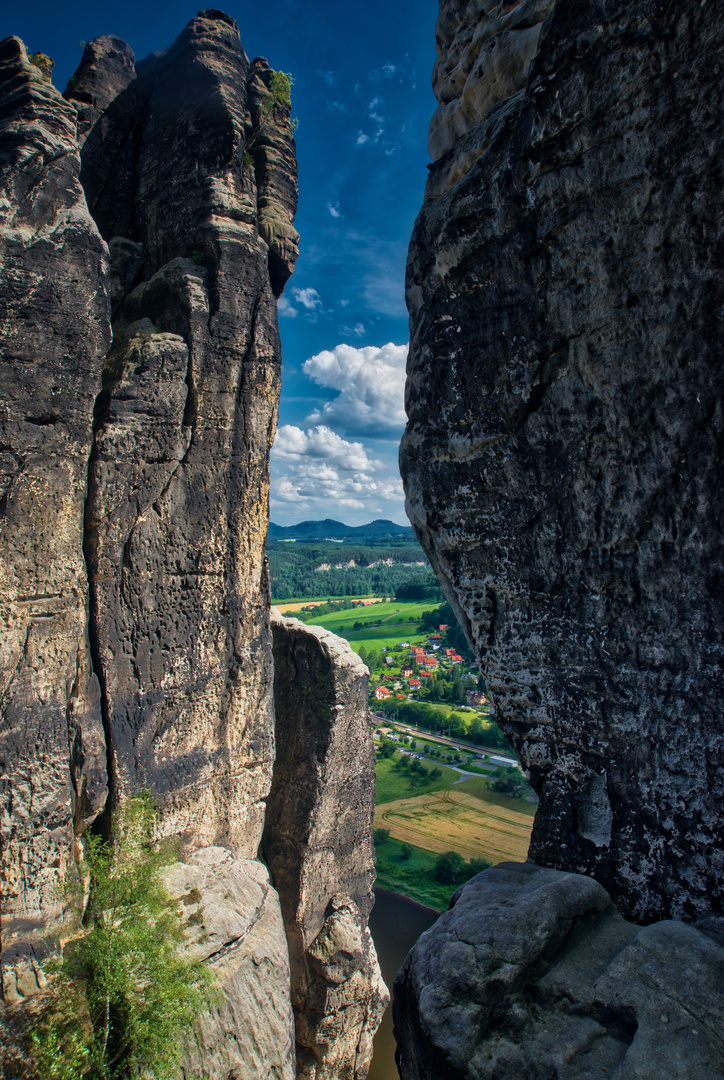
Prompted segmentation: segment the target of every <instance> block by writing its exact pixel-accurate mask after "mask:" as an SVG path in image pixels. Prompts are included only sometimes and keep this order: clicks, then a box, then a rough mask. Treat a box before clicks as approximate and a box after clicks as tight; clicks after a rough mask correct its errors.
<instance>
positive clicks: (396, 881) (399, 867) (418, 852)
mask: <svg viewBox="0 0 724 1080" xmlns="http://www.w3.org/2000/svg"><path fill="white" fill-rule="evenodd" d="M403 847H405V845H404V844H402V843H400V842H399V841H398V840H394V839H393V838H392V837H390V839H389V840H385V841H384V843H382V844H379V845H378V846H376V847H375V854H376V856H377V867H376V868H377V882H376V884H377V885H378V886H379V888H381V889H389V890H390V892H396V893H401V894H402V895H403V896H409V897H410V899H411V900H417V902H418V904H425V906H426V907H430V908H433V909H434V910H435V911H446V910H447V908H448V906H449V904H450V897H451V896H452V894H453V893H454V892H455V890H456V889H458V888H459V885H457V884H455V885H443V884H441V883H440V882H439V881H435V878H434V877H433V876H432V875H433V872H434V870H435V860H436V859H437V855H435V854H433V853H432V852H431V851H425V850H423V848H418V847H415V846H414V845H412V844H409V845H407V847H408V848H409V849H410V850H411V854H410V856H409V858H407V859H404V858H403V857H402V849H403Z"/></svg>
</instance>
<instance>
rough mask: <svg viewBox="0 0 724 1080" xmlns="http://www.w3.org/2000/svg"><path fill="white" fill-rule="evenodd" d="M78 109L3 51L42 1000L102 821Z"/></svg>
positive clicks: (18, 898)
mask: <svg viewBox="0 0 724 1080" xmlns="http://www.w3.org/2000/svg"><path fill="white" fill-rule="evenodd" d="M79 174H80V158H79V154H78V149H77V144H76V139H75V110H74V109H73V107H72V106H71V105H69V104H67V103H66V102H65V101H63V99H62V97H61V96H60V94H59V93H58V92H57V90H55V89H54V87H53V86H52V84H51V82H50V80H49V77H48V76H47V74H46V68H43V67H38V66H37V64H36V63H33V62H31V61H30V60H29V58H28V54H27V52H26V50H25V46H24V45H23V44H22V42H21V41H19V40H18V39H17V38H7V39H6V40H5V41H4V42H2V43H0V184H1V186H2V198H1V200H0V280H1V281H2V286H1V287H0V348H2V353H3V360H2V364H1V365H0V401H2V407H1V408H0V526H1V528H0V800H1V805H2V811H1V813H0V896H1V897H2V914H1V915H0V973H1V975H2V995H3V998H4V1000H6V1001H13V1000H16V999H17V998H18V997H19V996H24V995H25V994H27V993H29V992H32V991H33V990H34V989H37V986H38V978H39V977H40V976H39V968H38V965H37V960H36V958H35V956H34V947H35V943H36V939H37V937H39V935H41V934H42V932H43V930H44V929H45V927H46V926H47V925H48V922H49V921H50V920H52V919H53V918H54V917H55V916H57V914H58V910H59V898H58V895H57V891H56V886H57V884H58V882H59V880H60V879H62V877H63V875H64V873H65V870H66V867H67V866H68V864H69V863H72V860H73V852H74V838H75V837H76V836H77V835H79V834H80V833H82V832H83V830H84V829H85V828H86V826H87V824H88V822H89V821H90V820H92V819H93V818H94V817H95V816H96V815H97V814H98V813H99V811H100V810H101V809H102V808H103V805H104V803H105V799H106V751H105V742H104V738H103V728H102V725H101V711H100V690H99V685H98V680H97V679H96V677H95V675H94V674H93V671H92V668H91V663H90V658H89V647H88V632H87V626H88V585H87V578H86V570H85V565H84V562H83V544H82V541H83V502H84V498H85V487H86V474H87V468H88V456H89V454H90V448H91V441H92V437H93V431H92V424H93V405H94V401H95V398H96V395H97V393H98V390H99V388H100V374H101V369H102V367H103V358H104V355H105V353H106V350H107V348H108V344H109V339H110V326H109V304H108V295H107V290H106V285H107V280H108V256H107V249H106V246H105V244H104V243H103V241H102V239H101V237H100V235H99V233H98V229H97V228H96V226H95V224H94V222H93V219H92V218H91V216H90V214H89V213H88V209H87V207H86V204H85V199H84V196H83V189H82V187H81V185H80V181H79Z"/></svg>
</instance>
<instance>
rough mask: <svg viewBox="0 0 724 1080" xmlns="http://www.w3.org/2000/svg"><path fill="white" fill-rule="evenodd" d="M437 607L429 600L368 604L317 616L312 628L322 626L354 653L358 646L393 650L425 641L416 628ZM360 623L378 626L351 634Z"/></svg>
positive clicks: (358, 648)
mask: <svg viewBox="0 0 724 1080" xmlns="http://www.w3.org/2000/svg"><path fill="white" fill-rule="evenodd" d="M437 606H438V605H437V604H436V603H435V602H433V601H429V600H428V601H418V602H406V601H404V600H388V601H385V602H384V603H381V604H370V605H369V607H365V608H362V607H355V608H348V609H347V610H345V611H334V612H331V613H330V614H329V615H320V616H319V618H318V619H315V620H314V622H315V625H317V626H323V627H324V628H325V630H331V631H332V633H333V634H338V635H339V636H340V637H343V638H345V639H346V640H347V641H348V642H349V643H350V645H351V646H352V648H353V649H354V651H355V652H359V651H360V649H361V648H362V646H364V647H365V649H367V650H370V649H378V650H379V649H393V648H394V647H395V645H399V643H400V642H401V641H409V642H410V643H411V644H417V643H420V642H423V641H426V640H427V634H420V633H418V630H417V625H418V623H419V621H420V619H421V617H422V613H423V611H430V610H432V609H433V608H435V607H437ZM360 622H361V623H367V624H369V623H379V625H375V626H369V625H366V626H365V627H364V628H363V629H359V630H354V629H353V626H354V624H355V623H360Z"/></svg>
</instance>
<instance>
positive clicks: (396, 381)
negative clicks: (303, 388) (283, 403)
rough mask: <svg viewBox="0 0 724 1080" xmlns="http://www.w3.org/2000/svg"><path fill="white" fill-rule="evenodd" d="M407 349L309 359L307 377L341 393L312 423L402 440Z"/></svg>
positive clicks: (342, 350)
mask: <svg viewBox="0 0 724 1080" xmlns="http://www.w3.org/2000/svg"><path fill="white" fill-rule="evenodd" d="M360 326H361V324H360ZM361 332H362V333H364V327H361ZM352 333H353V334H355V333H356V330H355V329H353V330H352ZM407 349H408V347H407V345H393V344H392V343H391V342H390V343H389V344H387V345H383V346H381V347H379V348H378V347H376V346H374V345H367V346H364V347H362V348H359V347H356V346H354V345H337V347H336V348H334V349H325V350H324V351H323V352H320V353H317V354H316V355H315V356H312V357H310V359H309V360H305V361H304V364H303V365H302V370H303V371H304V374H305V375H308V376H309V378H310V379H312V380H313V381H314V382H315V383H317V385H318V386H322V387H325V388H326V389H328V390H336V391H338V396H337V397H336V398H334V399H333V400H332V401H328V402H326V403H325V404H324V405H323V406H322V408H321V409H316V410H315V411H314V412H313V413H311V414H310V416H309V417H308V421H309V423H312V424H319V423H320V421H322V422H324V423H325V424H331V425H333V426H336V427H340V428H341V429H342V430H344V431H349V432H352V433H355V434H362V433H368V434H372V433H374V434H377V435H381V434H385V435H397V436H399V434H400V432H401V430H402V428H403V427H404V425H405V419H406V417H405V407H404V393H405V362H406V360H407Z"/></svg>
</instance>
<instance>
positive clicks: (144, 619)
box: [0, 11, 296, 1077]
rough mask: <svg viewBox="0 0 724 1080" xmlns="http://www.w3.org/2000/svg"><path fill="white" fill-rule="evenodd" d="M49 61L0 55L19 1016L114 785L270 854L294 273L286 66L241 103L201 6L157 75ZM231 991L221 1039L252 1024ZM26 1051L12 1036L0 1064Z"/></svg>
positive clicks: (2, 485)
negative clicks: (66, 888) (282, 87)
mask: <svg viewBox="0 0 724 1080" xmlns="http://www.w3.org/2000/svg"><path fill="white" fill-rule="evenodd" d="M51 69H52V61H50V60H49V59H48V58H43V57H40V58H39V57H37V56H36V57H34V58H33V62H30V61H29V59H28V56H27V53H26V51H25V48H24V46H23V45H22V43H21V42H19V41H18V40H17V39H7V40H6V41H4V42H2V43H1V44H0V171H1V173H2V184H3V186H2V199H1V201H0V215H1V221H2V249H1V252H0V259H2V279H1V284H0V305H1V307H0V334H1V335H2V344H3V354H4V355H3V365H2V371H0V389H1V391H2V415H1V416H0V425H2V428H1V431H0V519H2V528H3V531H2V536H1V538H0V596H1V602H2V609H1V618H2V634H1V635H0V636H1V638H2V640H1V641H0V661H1V663H0V678H1V680H2V681H1V682H0V695H1V696H0V707H1V709H2V734H1V736H0V738H1V740H2V741H1V742H0V775H1V776H2V780H1V781H0V783H1V784H2V843H1V845H0V852H1V855H0V864H1V865H0V871H1V874H2V879H1V881H2V910H1V912H0V916H1V922H0V934H1V936H2V940H1V942H0V947H1V948H0V965H1V967H2V1000H3V1002H4V1004H5V1005H7V1006H11V1005H12V1004H13V1003H16V1007H15V1008H14V1009H12V1010H9V1011H8V1012H7V1014H6V1015H8V1016H9V1015H10V1011H12V1013H13V1017H12V1019H13V1022H15V1021H16V1020H17V1021H18V1022H21V1021H22V1016H23V1012H22V1010H23V1008H24V1004H23V1003H24V1002H25V1000H26V999H27V998H29V997H30V996H31V995H33V993H34V992H35V991H37V989H38V987H39V986H42V984H43V981H44V980H43V974H42V970H41V966H40V963H39V949H38V948H37V945H38V941H39V935H40V934H41V933H42V932H43V931H47V930H48V929H52V922H53V920H54V918H55V917H57V914H58V908H59V900H58V895H57V893H56V892H55V886H56V885H57V883H58V881H59V880H60V879H62V877H63V876H64V874H65V871H66V868H67V865H68V864H69V863H70V862H72V860H73V858H74V857H75V858H77V857H78V856H79V853H80V841H79V837H80V835H81V834H82V832H83V830H84V829H85V828H87V826H88V825H89V823H90V822H91V821H93V820H94V819H96V818H97V817H98V815H99V814H100V812H101V811H102V810H103V807H104V804H105V803H106V799H107V795H108V793H109V792H110V797H111V801H112V802H113V803H117V802H118V801H120V800H122V799H123V798H124V797H125V796H126V795H127V794H129V793H131V792H134V791H137V790H138V789H139V788H144V787H149V788H151V789H153V790H154V791H155V792H156V793H157V795H158V797H159V804H160V820H159V826H158V827H159V832H160V833H161V834H166V835H168V834H171V833H176V834H180V835H181V836H182V838H183V839H184V840H185V841H186V844H187V847H188V848H189V849H194V848H199V847H205V846H207V845H209V844H213V843H216V842H222V843H224V844H226V845H227V846H228V847H229V848H230V849H231V850H232V851H233V853H234V854H235V855H237V856H250V857H254V856H255V855H256V851H257V848H258V844H259V840H260V837H261V828H262V821H263V815H264V801H263V800H264V797H265V795H266V794H267V793H268V790H269V786H270V783H271V769H272V760H273V747H274V731H273V725H274V719H273V707H272V697H271V692H272V654H271V632H270V629H269V612H268V606H269V599H268V587H267V581H266V571H265V567H264V556H263V547H264V540H265V536H266V527H267V522H268V504H267V494H268V454H269V448H270V446H271V442H272V439H273V436H274V429H275V423H276V409H277V400H278V393H279V369H280V360H281V357H280V348H279V339H278V331H277V323H276V303H275V294H274V289H273V288H272V283H271V275H272V273H273V275H274V288H276V289H277V290H278V291H280V290H281V287H282V285H283V281H284V280H286V277H288V275H289V273H290V272H291V268H292V266H293V262H294V258H295V255H296V248H295V238H296V234H295V233H294V232H293V227H292V226H291V222H292V220H293V213H294V208H295V204H296V165H295V163H294V146H293V139H292V136H291V128H290V124H289V108H288V106H285V105H283V104H282V105H279V104H278V103H276V102H275V103H274V104H273V107H271V108H269V109H266V110H264V109H262V110H261V113H262V115H261V118H259V117H257V119H254V117H253V115H252V114H253V111H254V109H256V110H257V111H259V99H260V97H262V96H264V95H266V96H267V97H268V96H269V91H268V90H267V89H265V88H264V87H265V83H264V80H265V79H266V81H267V82H269V81H270V76H271V73H270V71H269V68H268V66H267V65H266V63H265V62H261V63H257V64H256V65H255V67H254V74H253V79H254V87H255V88H254V91H253V94H252V90H251V88H249V87H248V86H247V80H248V79H251V75H250V65H249V61H248V59H247V58H246V56H245V54H244V51H243V49H242V48H241V44H240V41H239V35H238V30H237V27H236V23H235V22H234V21H233V20H232V19H230V18H229V17H228V16H225V15H223V14H222V13H219V12H211V11H207V12H205V13H204V15H203V16H200V17H199V18H198V19H195V20H193V21H192V23H191V24H190V25H189V27H187V29H186V30H185V31H184V33H183V34H182V35H181V37H180V38H179V40H178V41H177V42H176V43H175V44H174V45H173V46H172V47H171V48H170V49H169V50H167V51H166V52H165V53H163V54H159V55H156V56H155V57H153V58H151V59H150V60H149V61H146V62H144V63H142V64H141V65H139V69H142V70H143V72H144V75H143V77H141V76H139V73H138V71H137V70H136V67H135V64H134V58H133V53H132V52H131V50H130V49H129V48H128V46H127V45H125V43H124V42H122V41H120V40H119V39H117V38H112V37H104V38H99V39H97V40H96V41H94V42H91V43H90V45H89V46H88V47H87V49H86V50H85V53H84V56H83V61H82V63H81V67H80V68H79V71H78V73H77V75H76V76H75V77H74V78H73V79H72V80H71V84H70V87H69V98H70V99H71V100H64V99H63V97H61V95H60V94H59V93H58V92H57V91H56V90H55V89H54V88H53V86H52V84H51V82H50V79H49V72H50V71H51ZM257 82H260V85H261V86H262V90H258V89H257V88H256V83H257ZM252 96H253V99H254V105H253V107H252ZM259 125H261V126H262V127H263V128H264V142H265V146H266V150H265V151H264V153H265V154H266V155H267V157H270V155H272V151H273V152H274V154H276V157H275V159H274V161H275V164H274V168H273V169H272V168H270V169H268V170H267V171H268V172H269V173H270V175H271V174H272V173H273V182H272V181H269V180H267V181H265V182H266V184H267V190H266V194H265V195H264V207H265V213H267V212H272V211H273V216H275V218H276V220H278V221H279V222H280V225H279V228H278V229H277V231H276V233H274V236H272V234H271V232H270V231H269V229H268V228H267V226H266V225H265V226H264V228H263V230H262V228H261V227H260V225H259V213H258V210H257V187H256V180H255V174H254V170H253V169H249V168H248V167H246V166H245V164H244V150H245V146H246V143H247V141H248V139H250V138H251V137H252V136H253V135H254V133H255V132H256V131H257V128H258V127H259ZM81 146H82V159H81V150H80V148H81ZM260 160H262V158H260ZM285 168H286V169H288V170H289V172H288V175H286V176H283V175H282V174H283V170H284V169H285ZM84 189H85V192H84ZM274 193H276V196H275V194H274ZM275 198H277V199H278V200H281V201H283V203H284V205H283V206H282V205H277V204H276V203H275ZM89 204H90V209H91V213H89V209H88V206H89ZM270 208H271V210H270ZM94 219H95V220H94ZM283 226H284V227H283ZM262 232H264V235H262ZM265 235H268V237H269V243H267V240H266V239H265V238H264V236H265ZM103 237H105V239H106V240H107V241H109V243H108V246H107V245H106V243H105V242H104V239H103ZM109 251H110V260H109ZM272 263H273V267H272V265H271V264H272ZM111 302H112V306H113V315H114V327H113V346H112V348H111V349H110V352H109V351H108V347H109V345H110V338H111V325H110V317H111ZM106 354H107V355H106ZM84 512H85V520H84ZM84 556H85V558H84ZM229 857H231V856H229ZM280 926H281V924H280V923H279V926H278V927H277V929H279V928H280ZM279 942H281V937H279ZM275 948H276V946H275ZM280 950H281V951H282V952H285V951H286V945H283V946H282V944H278V948H276V953H274V955H275V956H276V955H277V953H280ZM270 955H271V954H270ZM265 962H266V961H265ZM234 979H235V980H236V982H235V983H234V987H236V983H238V982H239V980H241V975H239V976H238V978H237V976H236V975H235V976H234ZM241 981H243V980H241ZM271 990H272V988H271V987H270V994H271ZM236 993H237V990H236V989H234V988H232V990H230V991H229V994H230V997H229V1001H228V1002H227V1005H226V1006H225V1007H226V1008H227V1009H228V1010H231V1012H230V1013H229V1015H228V1016H226V1019H224V1016H225V1015H226V1014H224V1016H222V1015H221V1014H220V1016H219V1017H217V1018H216V1022H217V1024H218V1025H221V1027H223V1025H224V1024H227V1026H228V1025H230V1024H231V1023H232V1020H233V1015H232V1014H233V1013H234V1011H235V1010H242V1011H245V1010H246V1005H244V1004H239V1002H238V1001H237V1000H236V999H235V997H234V995H235V994H236ZM250 993H251V991H250ZM274 993H275V994H276V993H277V991H276V989H275V990H274ZM279 993H281V991H279ZM284 993H285V994H286V1011H287V1015H286V1019H285V1020H284V1024H286V1028H285V1031H286V1044H284V1040H283V1039H282V1038H281V1037H278V1032H277V1028H276V1027H273V1028H269V1029H268V1030H266V1032H264V1031H261V1030H260V1031H259V1033H258V1040H259V1045H261V1042H263V1041H264V1040H266V1043H267V1044H268V1045H269V1046H272V1044H273V1045H275V1046H276V1047H277V1051H278V1055H281V1056H280V1057H279V1061H284V1062H285V1064H284V1065H283V1067H282V1065H280V1066H279V1069H278V1070H277V1071H278V1075H279V1076H280V1077H281V1076H282V1075H283V1076H286V1075H287V1073H288V1071H289V1068H293V1047H292V1050H291V1051H289V1049H288V1046H289V1045H290V1040H291V1038H292V1036H291V1029H290V1027H289V1015H290V1004H289V990H288V986H287V988H286V990H285V991H284ZM259 1000H260V1005H259V1014H258V1015H259V1017H261V1015H262V1013H263V1012H265V1010H266V1006H264V1005H263V1002H262V1001H261V998H260V999H259ZM18 1002H19V1005H18V1004H17V1003H18ZM279 1015H281V1014H279ZM0 1023H2V1020H1V1019H0ZM280 1023H281V1020H280ZM275 1024H276V1021H275ZM282 1026H283V1025H282ZM212 1027H213V1024H212V1023H211V1021H210V1022H209V1024H207V1025H206V1027H205V1028H204V1038H207V1037H208V1038H211V1036H210V1034H209V1032H210V1030H211V1028H212ZM218 1034H219V1032H218V1031H217V1035H218ZM219 1038H221V1035H219ZM14 1039H15V1035H12V1036H9V1037H8V1038H5V1036H4V1035H3V1036H2V1037H0V1043H2V1051H3V1053H2V1054H0V1058H2V1059H3V1061H5V1060H6V1059H5V1057H4V1055H5V1053H6V1052H7V1053H10V1052H11V1051H12V1045H11V1043H12V1041H13V1040H14ZM285 1045H286V1046H287V1049H284V1046H285ZM234 1052H235V1051H234ZM240 1052H241V1051H240ZM250 1052H251V1051H250ZM254 1052H255V1053H256V1051H254ZM219 1053H221V1051H219ZM260 1053H261V1051H260ZM285 1055H286V1056H285ZM290 1055H291V1056H290ZM257 1056H258V1055H257ZM267 1057H268V1062H267V1065H268V1067H269V1068H271V1067H272V1065H271V1062H272V1061H273V1060H276V1059H274V1058H273V1056H269V1055H267ZM242 1058H243V1055H242ZM13 1060H15V1059H13ZM214 1062H215V1064H214V1069H216V1070H220V1071H217V1072H214V1075H215V1076H216V1075H219V1076H221V1075H222V1074H223V1075H226V1074H224V1073H223V1069H222V1065H223V1054H222V1055H221V1057H219V1059H218V1062H217V1059H216V1058H214ZM290 1062H291V1065H290ZM274 1068H277V1066H276V1065H274ZM242 1072H243V1068H242ZM227 1073H228V1070H227Z"/></svg>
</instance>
